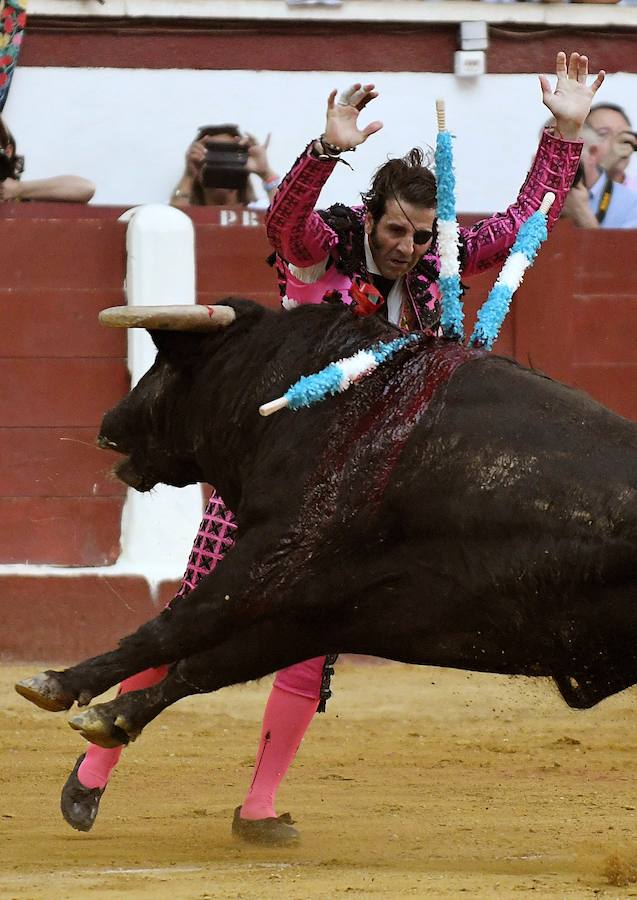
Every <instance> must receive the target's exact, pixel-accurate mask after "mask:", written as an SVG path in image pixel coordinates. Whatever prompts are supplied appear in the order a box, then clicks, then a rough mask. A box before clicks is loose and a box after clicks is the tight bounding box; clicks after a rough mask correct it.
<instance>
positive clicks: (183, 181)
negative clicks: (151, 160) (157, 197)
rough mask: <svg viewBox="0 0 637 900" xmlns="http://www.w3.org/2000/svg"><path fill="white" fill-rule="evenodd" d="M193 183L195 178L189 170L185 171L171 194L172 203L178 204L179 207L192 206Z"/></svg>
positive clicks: (173, 204)
mask: <svg viewBox="0 0 637 900" xmlns="http://www.w3.org/2000/svg"><path fill="white" fill-rule="evenodd" d="M193 184H194V178H193V177H192V175H191V174H190V173H189V172H184V174H183V175H182V176H181V178H180V179H179V181H178V182H177V184H176V185H175V187H174V189H173V192H172V194H171V195H170V205H171V206H176V207H177V209H182V208H183V207H184V206H190V197H191V194H192V188H193Z"/></svg>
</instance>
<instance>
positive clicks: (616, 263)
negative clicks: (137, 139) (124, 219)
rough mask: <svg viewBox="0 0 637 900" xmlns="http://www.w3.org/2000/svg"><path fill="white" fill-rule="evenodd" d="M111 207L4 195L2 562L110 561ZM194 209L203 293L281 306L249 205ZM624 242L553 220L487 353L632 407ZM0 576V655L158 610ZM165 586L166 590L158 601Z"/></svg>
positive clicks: (89, 649) (130, 599)
mask: <svg viewBox="0 0 637 900" xmlns="http://www.w3.org/2000/svg"><path fill="white" fill-rule="evenodd" d="M120 212H121V210H116V209H112V208H100V207H82V206H78V207H75V206H70V205H55V204H28V205H27V204H25V205H24V206H22V207H17V208H16V207H12V206H10V205H5V206H0V241H1V242H2V246H4V247H6V248H11V250H10V252H11V265H10V266H7V267H6V268H5V270H4V273H3V275H4V277H3V282H2V285H1V286H0V295H1V302H0V325H1V327H0V370H1V371H2V377H3V384H4V385H5V390H4V391H3V392H2V394H1V396H0V452H2V458H3V460H4V465H3V467H2V474H1V475H0V563H5V564H6V563H13V564H15V563H29V564H55V565H63V566H89V567H90V566H104V565H110V564H112V563H114V562H115V560H116V558H117V555H118V552H119V540H120V521H121V513H122V508H123V502H124V490H123V487H122V486H121V485H119V484H118V483H117V482H116V481H115V480H114V479H113V478H112V476H110V474H109V470H110V468H111V465H112V457H111V455H110V454H108V453H104V452H103V451H99V450H97V449H96V448H95V446H94V445H93V441H94V438H95V435H96V433H97V429H98V426H99V422H100V420H101V417H102V414H103V413H104V411H105V410H106V409H107V408H109V407H110V406H112V405H113V404H114V403H115V402H116V401H117V400H118V399H119V397H121V396H122V395H123V394H124V393H125V392H126V390H127V389H128V383H129V382H128V372H127V367H126V359H125V354H126V340H125V336H124V335H123V334H122V333H119V332H114V331H109V330H108V329H103V328H100V327H99V325H98V323H97V313H98V311H99V310H100V309H102V308H103V307H106V306H112V305H117V304H121V303H123V302H125V301H124V291H123V284H124V274H125V227H126V226H125V225H124V224H122V223H120V222H119V221H118V215H119V213H120ZM227 213H228V211H226V214H225V217H226V219H227V218H228V215H227ZM191 215H192V218H193V220H194V223H195V231H196V253H197V270H198V271H197V288H198V295H199V299H200V301H202V302H211V301H215V300H218V299H220V298H221V297H223V296H226V295H228V294H234V295H244V296H248V297H252V298H254V299H256V300H258V301H259V302H261V303H264V304H266V305H268V306H277V305H278V296H277V291H276V286H275V276H274V272H273V270H272V269H270V268H269V267H268V266H267V264H266V262H265V259H266V256H267V255H268V252H269V248H268V245H267V241H266V238H265V234H264V231H263V228H262V224H261V222H260V219H259V218H258V217H257V218H255V214H254V213H250V214H249V216H248V218H247V220H245V221H247V222H248V223H250V224H243V222H244V219H243V215H242V212H241V211H240V210H239V211H237V215H236V217H233V218H234V219H235V221H234V222H232V224H229V225H228V224H226V225H222V224H220V221H221V215H222V211H221V210H219V209H212V208H209V209H193V210H192V213H191ZM475 218H477V217H475V216H474V217H471V219H472V220H475ZM467 221H468V220H467V219H466V218H465V224H466V222H467ZM633 253H634V233H633V232H630V231H625V232H622V231H615V232H613V231H602V232H595V231H579V230H576V229H574V228H573V227H572V226H571V225H570V224H568V223H560V224H558V226H557V228H556V230H555V232H554V233H553V235H552V236H551V238H550V239H549V241H548V243H547V244H546V245H545V246H544V247H543V249H542V251H541V253H540V256H539V258H538V260H537V261H536V263H535V265H534V266H533V268H532V269H531V270H530V271H529V272H528V273H527V275H526V278H525V282H524V284H523V286H522V287H521V289H520V291H519V292H518V294H517V296H516V299H515V302H514V308H513V310H512V313H511V314H510V316H509V319H508V320H507V322H506V324H505V327H504V329H503V332H502V335H501V337H500V339H499V341H498V344H497V346H496V350H497V351H498V352H500V353H504V354H506V355H511V356H515V357H516V358H517V359H518V360H520V361H521V362H522V363H524V364H527V365H531V366H533V367H535V368H537V369H540V370H542V371H544V372H546V373H547V374H549V375H552V376H553V377H556V378H559V379H560V380H563V381H565V382H567V383H569V384H572V385H574V386H576V387H580V388H582V389H584V390H586V391H588V392H589V393H591V394H592V395H593V396H594V397H596V398H597V399H598V400H600V401H601V402H603V403H605V404H607V405H608V406H610V407H611V408H612V409H614V410H616V411H617V412H619V413H620V414H622V415H624V416H627V417H630V418H633V419H637V394H636V392H635V390H634V384H635V382H636V380H637V361H636V359H635V349H634V348H635V346H637V304H636V303H635V298H634V276H633V268H632V264H633V259H632V255H633ZM493 280H494V274H493V273H487V274H486V275H482V276H480V277H478V278H475V279H472V280H471V282H470V290H469V292H468V294H467V297H466V300H465V305H466V307H467V318H468V320H469V321H470V322H472V321H473V311H475V309H476V308H477V306H479V305H480V303H481V302H482V301H483V300H484V298H485V297H486V295H487V291H488V289H489V288H490V287H491V285H492V284H493ZM0 580H1V581H2V585H1V590H0V597H1V598H2V599H1V600H0V607H1V608H2V611H3V618H4V621H5V624H6V626H7V627H6V628H5V632H4V634H5V637H4V638H3V640H2V642H1V643H0V656H5V657H8V658H34V656H42V657H43V658H44V657H46V658H52V659H56V658H57V659H59V658H69V657H74V656H80V655H85V654H88V653H95V652H98V651H99V650H101V649H105V648H106V647H107V646H108V645H109V644H111V643H112V642H113V641H114V640H116V639H117V638H118V637H119V636H120V635H121V634H122V632H124V631H127V630H130V629H131V628H133V627H134V626H135V625H137V624H139V623H140V622H141V621H143V620H144V619H146V618H148V617H149V616H150V615H151V614H153V613H154V611H155V609H156V607H155V606H154V604H153V602H152V601H151V598H150V593H149V587H148V585H147V584H146V583H145V582H144V581H143V579H140V578H133V577H121V576H120V577H119V578H111V577H105V576H104V574H103V571H102V573H101V574H99V575H95V576H93V577H90V576H84V577H82V578H81V579H73V578H50V577H49V578H47V579H46V589H43V583H42V579H40V578H32V577H27V576H25V575H18V574H13V573H12V574H5V575H3V576H1V578H0ZM172 590H173V586H172V585H169V584H165V585H164V586H163V587H162V590H161V592H160V593H161V596H162V597H163V599H164V600H167V599H168V598H169V596H170V595H171V592H172ZM100 598H102V600H100ZM102 601H103V602H102ZM95 605H98V606H99V607H100V613H99V615H100V616H101V618H103V619H104V622H103V623H102V625H100V628H99V629H90V630H89V631H90V636H89V633H88V632H87V629H86V628H85V627H84V623H86V621H88V619H87V617H89V618H90V616H91V615H92V612H91V610H92V609H93V608H94V607H95ZM102 606H105V607H106V609H102ZM61 607H63V608H64V610H65V616H64V618H63V623H67V624H66V625H64V624H60V616H59V610H60V608H61ZM27 611H28V614H27Z"/></svg>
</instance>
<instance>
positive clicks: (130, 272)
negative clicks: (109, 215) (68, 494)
mask: <svg viewBox="0 0 637 900" xmlns="http://www.w3.org/2000/svg"><path fill="white" fill-rule="evenodd" d="M120 221H124V222H128V229H127V232H126V250H127V264H126V296H127V299H128V303H129V305H131V306H133V305H134V306H160V305H164V304H176V303H184V304H188V303H194V302H195V237H194V228H193V224H192V221H191V220H190V219H189V218H188V216H187V215H186V214H185V213H183V212H181V211H180V210H178V209H175V208H174V207H172V206H165V205H159V204H157V205H154V204H153V205H149V206H140V207H136V208H134V209H131V210H128V211H127V212H125V213H124V214H123V215H122V216H121V219H120ZM155 353H156V351H155V346H154V344H153V342H152V341H151V339H150V337H149V335H148V334H147V332H146V331H144V330H143V329H137V328H135V329H131V330H130V331H129V332H128V368H129V371H130V375H131V386H133V385H135V384H136V383H137V382H138V381H139V379H140V378H141V376H142V375H143V374H144V372H146V371H147V370H148V369H149V368H150V366H151V365H152V363H153V361H154V359H155ZM202 504H203V501H202V495H201V489H200V487H199V485H190V486H188V487H185V488H173V487H168V486H166V485H158V486H157V488H155V489H154V490H153V491H152V492H150V493H148V494H140V493H139V492H137V491H134V490H133V489H132V488H129V490H128V494H127V496H126V503H125V505H124V512H123V514H122V534H121V550H122V552H121V556H120V559H119V560H118V564H121V565H122V566H123V567H124V568H126V569H129V570H133V571H136V572H139V573H140V574H141V575H145V576H146V578H147V579H148V581H149V582H150V583H151V584H152V585H156V584H157V583H158V582H159V581H163V580H166V579H175V578H180V577H181V576H182V574H183V572H184V571H185V568H186V563H187V560H188V554H189V552H190V549H191V546H192V542H193V540H194V537H195V535H196V533H197V526H198V525H199V522H200V520H201V514H202Z"/></svg>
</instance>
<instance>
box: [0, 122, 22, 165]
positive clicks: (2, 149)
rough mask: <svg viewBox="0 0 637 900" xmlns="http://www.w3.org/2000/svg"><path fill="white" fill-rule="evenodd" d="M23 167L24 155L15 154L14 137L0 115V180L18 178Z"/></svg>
mask: <svg viewBox="0 0 637 900" xmlns="http://www.w3.org/2000/svg"><path fill="white" fill-rule="evenodd" d="M9 149H11V153H7V151H8V150H9ZM23 169H24V157H23V156H18V155H17V152H16V143H15V138H14V136H13V135H12V134H11V132H10V131H9V129H8V128H7V126H6V125H5V123H4V121H3V119H2V118H1V117H0V181H4V180H5V178H19V177H20V175H21V174H22V170H23Z"/></svg>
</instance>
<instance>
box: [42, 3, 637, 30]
mask: <svg viewBox="0 0 637 900" xmlns="http://www.w3.org/2000/svg"><path fill="white" fill-rule="evenodd" d="M28 12H29V15H30V16H73V17H75V16H82V17H86V16H91V17H93V16H94V17H96V18H110V17H126V16H130V17H131V18H149V17H152V18H170V19H173V20H174V19H175V2H174V0H105V2H104V3H99V2H98V0H29V6H28ZM188 18H196V19H239V20H241V19H263V20H267V19H270V20H285V21H295V20H297V21H309V20H318V21H329V20H334V21H339V22H357V21H358V22H393V23H401V22H404V23H416V22H464V21H474V20H476V19H477V20H482V21H485V22H491V23H497V22H515V23H519V24H525V23H528V24H544V25H573V26H576V25H583V26H585V25H589V26H594V25H617V26H620V27H629V26H633V27H637V7H635V6H616V5H614V4H607V3H606V4H598V3H593V4H589V3H584V4H570V3H528V2H520V3H481V2H477V0H440V2H439V0H342V2H341V3H340V4H339V5H338V6H334V5H331V4H330V5H317V4H315V3H312V4H308V5H306V4H303V5H298V4H294V5H291V4H289V3H288V2H287V0H179V19H180V20H183V19H188Z"/></svg>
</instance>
